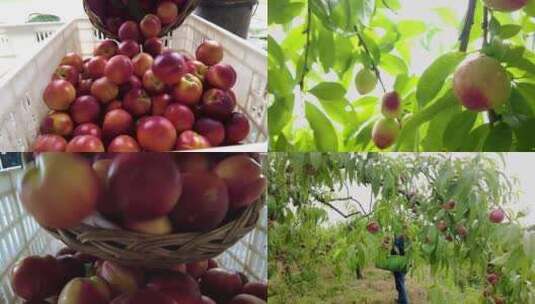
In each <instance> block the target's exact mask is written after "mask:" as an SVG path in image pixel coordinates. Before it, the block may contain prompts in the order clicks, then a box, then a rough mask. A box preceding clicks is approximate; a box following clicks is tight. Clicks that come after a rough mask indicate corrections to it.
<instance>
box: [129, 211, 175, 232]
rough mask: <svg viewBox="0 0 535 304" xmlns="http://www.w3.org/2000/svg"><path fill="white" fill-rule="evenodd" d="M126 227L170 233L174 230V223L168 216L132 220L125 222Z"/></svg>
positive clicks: (135, 229) (140, 230)
mask: <svg viewBox="0 0 535 304" xmlns="http://www.w3.org/2000/svg"><path fill="white" fill-rule="evenodd" d="M123 225H124V227H126V228H127V229H130V230H133V231H137V232H141V233H147V234H155V235H164V234H169V233H171V232H172V231H173V225H172V224H171V221H170V220H169V218H168V217H167V216H162V217H157V218H154V219H150V220H146V221H130V220H126V221H125V222H124V224H123Z"/></svg>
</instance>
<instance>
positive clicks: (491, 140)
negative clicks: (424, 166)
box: [268, 0, 535, 151]
mask: <svg viewBox="0 0 535 304" xmlns="http://www.w3.org/2000/svg"><path fill="white" fill-rule="evenodd" d="M433 2H435V1H432V2H431V3H433ZM438 2H439V1H437V3H438ZM426 3H427V2H426ZM459 3H462V4H463V5H462V6H459ZM268 5H269V24H270V36H269V37H268V40H269V41H268V45H269V55H268V60H269V62H268V63H269V65H268V69H269V93H270V94H269V129H270V130H269V131H270V141H271V148H272V149H273V150H275V151H369V150H384V149H389V150H394V151H531V150H533V148H534V147H535V140H534V139H533V136H531V130H533V128H535V103H534V100H535V77H534V75H535V53H534V52H533V51H532V47H531V46H532V45H533V37H534V31H535V23H534V22H533V20H532V18H531V17H532V16H535V1H533V0H464V1H450V2H449V3H448V2H447V1H444V6H442V7H433V8H430V9H429V10H430V12H426V15H425V16H432V18H429V19H426V18H425V17H422V18H418V16H414V17H413V18H412V19H411V18H409V17H411V16H410V15H409V17H401V16H407V13H406V12H407V11H410V10H412V9H414V10H416V9H418V8H417V7H416V6H419V5H415V2H414V1H409V0H280V1H269V2H268ZM422 5H425V4H422ZM459 7H461V8H462V12H459ZM456 8H457V9H456ZM402 10H404V11H405V13H404V14H399V12H400V11H402ZM422 62H425V63H426V66H423V67H422V68H421V69H419V68H416V67H418V66H419V65H420V64H422Z"/></svg>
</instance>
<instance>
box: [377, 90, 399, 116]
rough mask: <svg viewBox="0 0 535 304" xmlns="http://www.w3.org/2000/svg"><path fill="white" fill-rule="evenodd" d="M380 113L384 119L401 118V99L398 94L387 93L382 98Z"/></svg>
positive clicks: (393, 92) (394, 92)
mask: <svg viewBox="0 0 535 304" xmlns="http://www.w3.org/2000/svg"><path fill="white" fill-rule="evenodd" d="M381 112H382V113H383V116H384V117H386V118H399V117H400V116H401V99H400V98H399V94H398V92H396V91H392V92H388V93H386V94H385V95H384V96H383V100H382V102H381Z"/></svg>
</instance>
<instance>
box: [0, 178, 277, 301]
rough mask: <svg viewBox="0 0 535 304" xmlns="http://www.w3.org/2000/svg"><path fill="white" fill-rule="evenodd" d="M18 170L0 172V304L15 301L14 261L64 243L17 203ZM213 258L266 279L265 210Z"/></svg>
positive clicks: (257, 279) (53, 252)
mask: <svg viewBox="0 0 535 304" xmlns="http://www.w3.org/2000/svg"><path fill="white" fill-rule="evenodd" d="M21 173H22V170H21V169H10V170H7V171H2V172H0V304H8V303H9V304H11V303H19V302H20V301H18V300H17V297H16V296H15V295H14V294H13V291H12V289H11V286H10V272H11V269H12V267H13V265H14V263H15V262H16V261H17V260H18V259H20V258H22V257H25V256H28V255H46V254H52V255H53V254H55V253H56V252H57V251H58V250H59V249H60V248H62V247H64V245H63V244H62V243H61V242H60V241H58V240H56V239H54V238H53V237H51V236H50V234H48V233H47V232H46V231H45V230H43V229H42V228H41V227H40V226H39V225H38V224H37V223H36V222H35V220H34V219H33V218H32V217H31V216H30V215H28V214H27V213H26V212H25V210H24V209H23V208H22V205H21V204H20V202H19V200H18V197H17V194H16V185H17V183H18V179H19V178H20V176H21ZM216 260H217V261H218V262H219V263H220V265H221V266H222V267H224V268H226V269H230V270H235V271H242V272H243V273H245V274H246V275H247V276H248V277H249V278H251V280H253V281H264V282H265V281H267V210H266V208H264V209H263V210H262V211H261V213H260V219H259V221H258V223H257V228H255V229H254V230H253V231H251V232H250V233H249V234H247V235H246V236H245V237H244V238H243V239H241V240H240V241H239V242H238V243H237V244H236V245H234V246H233V247H232V248H230V249H228V250H227V251H225V252H224V253H223V254H221V255H220V256H218V257H217V258H216Z"/></svg>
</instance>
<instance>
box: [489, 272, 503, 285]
mask: <svg viewBox="0 0 535 304" xmlns="http://www.w3.org/2000/svg"><path fill="white" fill-rule="evenodd" d="M499 281H500V277H499V276H498V274H497V273H495V272H493V273H489V274H487V282H489V284H491V285H496V284H498V282H499Z"/></svg>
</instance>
